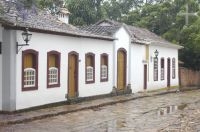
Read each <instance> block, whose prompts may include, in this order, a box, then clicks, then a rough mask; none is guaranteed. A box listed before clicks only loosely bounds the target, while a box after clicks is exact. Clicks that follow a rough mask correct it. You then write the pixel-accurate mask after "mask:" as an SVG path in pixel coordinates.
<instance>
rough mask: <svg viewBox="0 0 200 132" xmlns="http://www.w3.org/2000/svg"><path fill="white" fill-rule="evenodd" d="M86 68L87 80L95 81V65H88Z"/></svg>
mask: <svg viewBox="0 0 200 132" xmlns="http://www.w3.org/2000/svg"><path fill="white" fill-rule="evenodd" d="M86 70H87V71H86V81H93V76H94V73H93V67H91V66H87V68H86Z"/></svg>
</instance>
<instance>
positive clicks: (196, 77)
mask: <svg viewBox="0 0 200 132" xmlns="http://www.w3.org/2000/svg"><path fill="white" fill-rule="evenodd" d="M179 83H180V84H179V85H180V86H181V88H182V89H184V88H187V87H199V86H200V71H195V70H191V69H187V68H184V67H180V68H179Z"/></svg>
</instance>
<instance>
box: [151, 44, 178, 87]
mask: <svg viewBox="0 0 200 132" xmlns="http://www.w3.org/2000/svg"><path fill="white" fill-rule="evenodd" d="M156 49H157V50H158V52H159V55H158V81H154V78H153V59H151V57H154V56H155V55H154V52H155V50H156ZM149 50H150V51H149V54H150V55H149V57H150V58H149V81H148V83H147V84H148V87H147V90H154V89H159V88H164V87H167V58H170V63H171V66H170V72H171V73H170V76H171V77H170V79H171V81H170V82H171V86H178V85H179V78H178V49H173V48H167V47H160V46H153V45H151V46H150V48H149ZM161 58H164V80H161V76H160V75H161V63H160V61H161ZM172 58H175V60H176V75H175V79H172ZM151 60H152V61H151Z"/></svg>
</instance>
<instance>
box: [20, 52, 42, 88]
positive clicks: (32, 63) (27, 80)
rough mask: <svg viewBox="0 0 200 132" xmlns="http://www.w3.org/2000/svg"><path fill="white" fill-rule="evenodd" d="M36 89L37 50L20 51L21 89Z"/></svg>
mask: <svg viewBox="0 0 200 132" xmlns="http://www.w3.org/2000/svg"><path fill="white" fill-rule="evenodd" d="M37 89H38V52H37V51H35V50H33V49H28V50H25V51H22V91H29V90H37Z"/></svg>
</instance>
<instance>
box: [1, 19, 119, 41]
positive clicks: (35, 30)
mask: <svg viewBox="0 0 200 132" xmlns="http://www.w3.org/2000/svg"><path fill="white" fill-rule="evenodd" d="M0 23H1V21H0ZM2 26H3V27H5V28H8V29H14V30H24V29H25V28H26V27H25V26H19V25H17V26H15V25H14V24H13V23H2ZM28 28H29V30H30V31H32V32H39V33H46V34H53V35H61V36H71V37H78V38H91V39H99V40H107V41H114V40H115V38H113V37H107V36H105V37H104V36H97V35H96V36H90V35H81V34H75V33H66V32H58V31H52V30H45V29H38V28H33V27H28Z"/></svg>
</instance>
